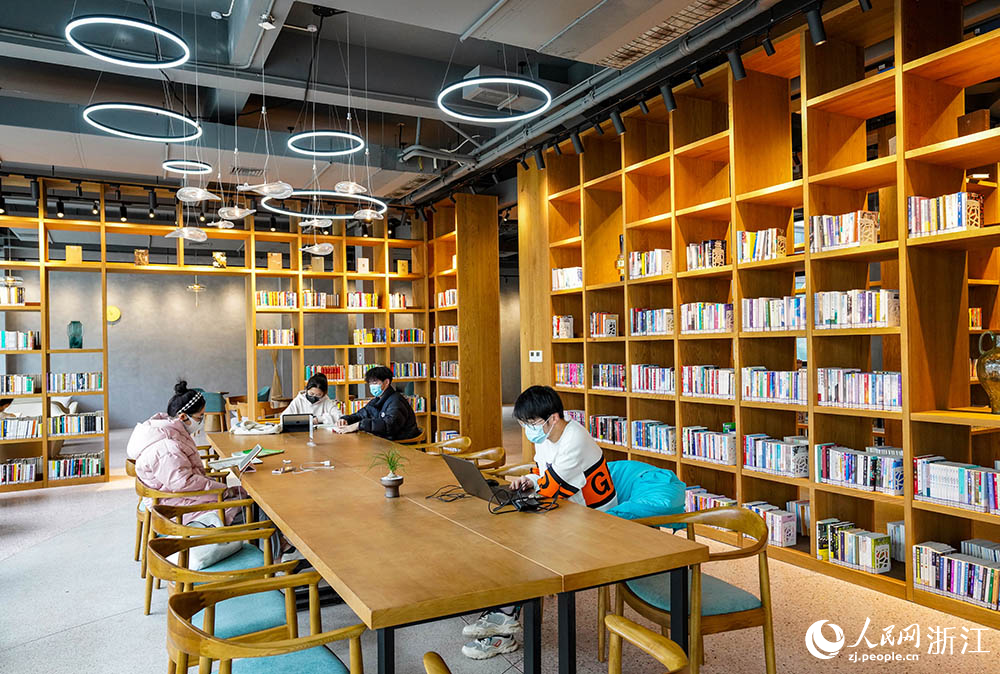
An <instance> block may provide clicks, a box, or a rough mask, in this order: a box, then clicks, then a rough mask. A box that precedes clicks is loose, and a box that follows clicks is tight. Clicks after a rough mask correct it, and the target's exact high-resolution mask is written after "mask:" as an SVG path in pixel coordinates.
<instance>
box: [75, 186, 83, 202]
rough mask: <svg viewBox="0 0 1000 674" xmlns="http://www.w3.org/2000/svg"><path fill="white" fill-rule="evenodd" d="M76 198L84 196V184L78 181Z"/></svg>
mask: <svg viewBox="0 0 1000 674" xmlns="http://www.w3.org/2000/svg"><path fill="white" fill-rule="evenodd" d="M76 198H77V199H82V198H83V184H82V183H77V184H76Z"/></svg>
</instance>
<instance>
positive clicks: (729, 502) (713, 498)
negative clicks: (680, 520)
mask: <svg viewBox="0 0 1000 674" xmlns="http://www.w3.org/2000/svg"><path fill="white" fill-rule="evenodd" d="M734 505H736V499H734V498H729V497H728V496H723V495H722V494H712V493H710V492H709V491H708V490H707V489H705V488H704V487H702V486H700V485H696V484H695V485H691V486H690V487H687V488H686V489H685V490H684V512H689V513H693V512H698V511H699V510H711V509H712V508H725V507H727V506H734Z"/></svg>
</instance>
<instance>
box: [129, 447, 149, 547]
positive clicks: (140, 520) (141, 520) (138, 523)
mask: <svg viewBox="0 0 1000 674" xmlns="http://www.w3.org/2000/svg"><path fill="white" fill-rule="evenodd" d="M125 474H126V475H128V476H129V477H131V478H133V479H134V480H136V481H138V480H139V476H138V475H136V473H135V459H125ZM137 493H138V492H137ZM145 525H146V511H145V510H144V509H143V507H142V497H141V496H140V497H139V502H138V503H137V504H136V506H135V561H137V562H138V561H139V555H140V554H141V553H142V542H143V541H144V540H146V539H145V537H144V536H143V534H142V532H143V527H144V526H145Z"/></svg>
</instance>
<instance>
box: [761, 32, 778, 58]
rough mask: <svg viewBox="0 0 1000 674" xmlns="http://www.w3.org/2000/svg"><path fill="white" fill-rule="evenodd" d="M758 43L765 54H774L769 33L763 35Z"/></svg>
mask: <svg viewBox="0 0 1000 674" xmlns="http://www.w3.org/2000/svg"><path fill="white" fill-rule="evenodd" d="M760 44H761V46H762V47H764V53H765V54H767V55H768V56H774V53H775V49H774V43H773V42H771V36H770V35H765V36H764V39H763V40H761V41H760Z"/></svg>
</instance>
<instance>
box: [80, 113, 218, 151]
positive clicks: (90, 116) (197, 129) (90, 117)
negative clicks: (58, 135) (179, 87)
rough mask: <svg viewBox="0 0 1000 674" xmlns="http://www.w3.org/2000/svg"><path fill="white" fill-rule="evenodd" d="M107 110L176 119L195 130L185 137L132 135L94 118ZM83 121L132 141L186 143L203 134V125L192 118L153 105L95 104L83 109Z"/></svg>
mask: <svg viewBox="0 0 1000 674" xmlns="http://www.w3.org/2000/svg"><path fill="white" fill-rule="evenodd" d="M106 110H114V111H122V110H126V111H129V112H141V113H146V114H150V115H158V116H160V117H169V118H170V119H175V120H177V121H179V122H181V123H183V124H187V125H188V126H190V127H191V128H192V129H194V130H193V131H191V132H190V133H188V134H187V135H185V136H152V135H146V134H139V133H132V132H131V131H126V130H125V129H119V128H118V127H114V126H110V125H108V124H104V123H103V122H99V121H97V120H96V119H95V118H94V115H95V114H97V113H100V112H104V111H106ZM83 121H85V122H87V124H90V125H91V126H92V127H94V128H95V129H100V130H101V131H104V132H105V133H110V134H112V135H114V136H121V137H122V138H131V139H132V140H144V141H147V142H150V143H185V142H187V141H189V140H195V139H196V138H200V137H201V134H202V128H201V125H199V124H198V122H196V121H195V120H193V119H191V118H190V117H187V116H185V115H182V114H179V113H176V112H174V111H173V110H167V109H166V108H157V107H155V106H152V105H136V104H134V103H95V104H94V105H88V106H87V107H86V108H84V109H83Z"/></svg>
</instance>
